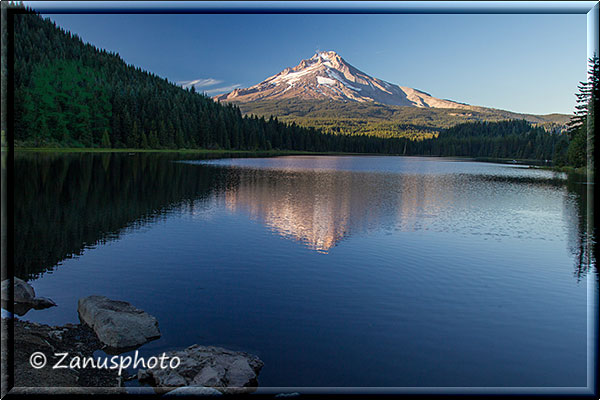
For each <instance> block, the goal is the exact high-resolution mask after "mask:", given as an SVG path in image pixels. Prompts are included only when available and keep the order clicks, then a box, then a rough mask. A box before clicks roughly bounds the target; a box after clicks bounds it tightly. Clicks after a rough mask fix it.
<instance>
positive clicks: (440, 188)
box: [221, 168, 577, 253]
mask: <svg viewBox="0 0 600 400" xmlns="http://www.w3.org/2000/svg"><path fill="white" fill-rule="evenodd" d="M234 176H235V184H233V185H229V186H228V188H227V190H226V191H225V194H224V196H222V200H221V201H222V203H223V205H224V206H225V207H227V208H228V209H229V210H230V211H232V212H243V213H246V214H248V215H250V216H251V217H252V218H253V219H256V220H258V221H260V222H261V223H263V224H264V225H266V226H268V227H269V228H270V229H271V230H273V231H274V232H276V233H277V234H279V235H282V236H284V237H290V238H293V239H295V240H298V241H299V242H301V243H303V244H304V245H306V246H307V247H308V248H310V249H313V250H317V251H319V252H324V253H326V252H328V251H329V250H330V249H331V248H332V247H334V246H335V245H336V244H337V243H339V242H340V241H341V240H342V239H343V238H346V237H350V236H353V235H358V234H362V233H364V232H367V231H370V230H375V229H388V230H389V229H393V230H397V231H398V230H399V231H409V232H411V231H419V230H432V231H439V232H453V233H466V234H473V235H481V234H485V235H489V236H490V237H496V238H502V237H508V236H515V235H517V234H516V233H515V232H518V235H519V237H520V238H536V235H538V236H539V235H542V234H543V235H549V236H552V235H555V234H557V232H544V231H543V228H540V227H539V226H537V225H540V224H542V223H543V218H544V214H543V213H537V214H535V213H534V214H533V215H529V216H528V219H527V221H525V220H524V219H522V218H518V217H516V214H515V208H516V209H518V208H519V207H520V204H519V201H523V204H524V206H523V207H525V205H527V204H532V202H531V197H530V198H529V199H528V198H526V197H527V196H528V195H527V194H524V193H523V192H522V188H523V187H524V186H523V185H527V186H528V187H530V188H532V187H533V188H535V189H534V190H533V191H529V192H531V193H530V194H529V196H536V195H539V194H540V193H542V194H543V193H544V191H545V190H550V191H553V192H554V193H555V196H554V199H556V196H560V195H559V194H557V193H558V192H557V189H558V188H559V187H563V186H564V181H563V180H560V179H558V180H531V181H523V180H522V179H519V178H514V177H494V176H476V175H454V174H447V175H425V174H420V175H419V174H410V175H408V174H407V175H404V174H392V173H366V172H348V171H327V170H320V171H314V170H312V171H311V170H302V171H290V170H272V169H266V170H265V169H247V168H242V169H237V170H236V173H235V175H234ZM230 179H231V177H230ZM474 188H475V189H474ZM536 203H538V204H539V208H540V210H543V211H545V210H544V207H546V209H547V210H552V209H555V207H556V202H554V203H552V202H551V201H548V202H547V203H546V199H545V198H542V199H536V201H535V202H534V203H533V204H536ZM565 207H570V208H572V207H573V203H572V202H569V203H567V204H565ZM523 211H524V212H526V211H527V210H523ZM574 212H575V214H573V216H575V215H576V214H577V211H576V210H575V211H574ZM538 214H539V215H538ZM506 217H508V218H511V219H510V220H507V218H506ZM536 218H538V219H539V221H540V224H536V226H534V225H531V222H532V221H536ZM526 223H529V224H530V225H529V226H527V225H526ZM540 232H541V233H540Z"/></svg>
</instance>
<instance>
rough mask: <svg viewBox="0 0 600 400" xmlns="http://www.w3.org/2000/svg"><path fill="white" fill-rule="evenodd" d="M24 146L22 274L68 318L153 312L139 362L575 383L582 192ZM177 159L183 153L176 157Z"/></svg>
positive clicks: (569, 183) (429, 172)
mask: <svg viewBox="0 0 600 400" xmlns="http://www.w3.org/2000/svg"><path fill="white" fill-rule="evenodd" d="M182 158H183V156H168V155H152V154H138V155H134V156H129V155H126V154H95V155H94V154H76V155H48V154H29V155H27V154H17V155H16V156H15V174H16V176H15V185H16V187H15V255H14V256H15V268H16V272H17V275H19V276H21V277H24V278H28V279H29V281H30V283H31V284H32V285H33V287H34V288H35V290H36V292H37V293H38V295H40V296H46V297H50V298H52V299H53V300H54V301H56V303H57V304H58V305H59V306H58V307H55V308H51V309H47V310H40V311H30V312H29V313H27V314H26V315H25V316H24V317H22V318H24V319H29V320H32V321H37V322H42V323H49V324H53V325H55V324H63V323H67V322H71V323H76V322H78V316H77V311H76V310H77V299H78V298H80V297H83V296H88V295H91V294H101V295H105V296H108V297H111V298H115V299H122V300H126V301H129V302H131V303H132V304H134V305H135V306H137V307H139V308H142V309H144V310H145V311H147V312H149V313H150V314H152V315H154V316H156V317H157V319H158V321H159V325H160V329H161V332H162V337H161V338H160V339H158V340H156V341H153V342H150V343H148V344H146V345H144V346H143V347H141V348H140V353H141V354H142V355H145V356H150V355H155V354H157V353H160V352H162V351H168V350H172V349H179V348H184V347H187V346H189V345H191V344H194V343H199V344H204V345H218V346H223V347H227V348H231V349H235V350H244V351H248V352H251V353H254V354H257V355H258V356H259V357H260V358H261V359H262V360H263V361H264V362H265V366H264V368H263V370H262V371H261V374H260V376H259V384H260V386H261V387H269V386H296V387H305V386H430V387H436V386H478V387H482V386H552V387H558V386H572V387H574V386H586V384H587V383H586V362H587V361H586V353H587V348H586V346H587V344H586V329H587V328H586V327H587V324H586V320H587V315H586V312H587V302H586V299H587V292H588V279H590V280H592V281H594V282H595V283H594V284H593V285H591V287H592V290H596V287H597V286H596V283H597V275H596V272H595V270H594V267H593V266H592V267H590V265H589V264H590V263H592V264H593V260H592V261H590V259H589V258H590V256H589V255H588V254H587V253H586V251H585V240H584V239H585V218H584V215H583V211H584V210H585V185H584V184H582V183H581V179H580V178H579V179H578V178H571V177H567V176H566V175H564V174H556V173H553V172H549V171H541V170H534V169H528V168H523V167H518V166H510V165H500V164H491V163H476V162H468V161H457V160H450V159H428V158H416V157H415V158H413V157H352V156H336V157H329V156H327V157H325V156H318V157H317V156H294V157H276V158H243V159H220V160H185V159H182ZM188 158H189V157H188Z"/></svg>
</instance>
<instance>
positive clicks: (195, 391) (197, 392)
mask: <svg viewBox="0 0 600 400" xmlns="http://www.w3.org/2000/svg"><path fill="white" fill-rule="evenodd" d="M220 395H221V392H219V391H218V390H217V389H213V388H209V387H206V386H182V387H178V388H177V389H175V390H171V391H170V392H169V393H167V394H165V396H164V397H168V396H220Z"/></svg>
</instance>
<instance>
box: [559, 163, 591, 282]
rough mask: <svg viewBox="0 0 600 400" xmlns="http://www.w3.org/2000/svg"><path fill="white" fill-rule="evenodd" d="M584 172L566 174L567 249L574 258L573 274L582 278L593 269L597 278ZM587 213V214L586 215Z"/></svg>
mask: <svg viewBox="0 0 600 400" xmlns="http://www.w3.org/2000/svg"><path fill="white" fill-rule="evenodd" d="M586 181H587V176H586V175H585V174H577V173H572V174H569V175H568V176H567V191H568V197H567V200H566V203H565V214H566V216H567V217H568V221H567V222H568V227H569V235H568V237H569V250H570V252H571V254H573V258H574V267H575V271H574V275H575V276H576V277H577V279H578V280H579V279H581V278H584V277H585V276H586V275H587V274H588V273H589V272H590V271H593V272H594V273H595V275H596V279H598V274H597V270H596V257H595V254H596V252H595V247H596V240H595V232H594V224H593V221H594V214H593V208H592V207H588V185H587V184H586V183H585V182H586ZM588 214H589V215H588Z"/></svg>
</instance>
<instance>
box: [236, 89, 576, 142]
mask: <svg viewBox="0 0 600 400" xmlns="http://www.w3.org/2000/svg"><path fill="white" fill-rule="evenodd" d="M236 104H237V105H238V106H239V107H240V110H241V111H242V113H244V114H248V115H252V114H255V115H259V116H261V115H264V116H270V115H275V116H277V118H278V119H279V120H280V121H283V122H295V123H297V124H299V125H301V126H305V127H315V128H319V129H322V130H323V131H324V132H328V133H342V134H349V135H373V136H380V137H407V138H411V139H416V140H419V139H424V138H431V137H433V136H435V135H437V133H439V132H440V131H441V130H442V129H446V128H450V127H452V126H455V125H458V124H462V123H465V122H476V121H489V122H495V121H504V120H511V119H519V120H521V119H523V120H525V121H528V122H530V123H531V124H532V125H534V126H542V127H544V128H545V129H546V130H548V131H564V130H565V129H566V124H567V122H568V121H569V119H570V116H569V115H565V114H546V115H534V114H521V113H514V112H511V111H505V110H499V109H493V108H485V107H474V108H473V109H470V110H463V109H447V108H424V107H412V106H393V105H386V104H380V103H367V102H355V101H346V102H340V101H331V100H300V99H281V100H259V101H252V102H246V103H236Z"/></svg>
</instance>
